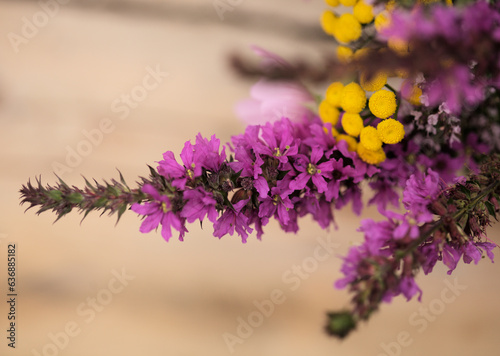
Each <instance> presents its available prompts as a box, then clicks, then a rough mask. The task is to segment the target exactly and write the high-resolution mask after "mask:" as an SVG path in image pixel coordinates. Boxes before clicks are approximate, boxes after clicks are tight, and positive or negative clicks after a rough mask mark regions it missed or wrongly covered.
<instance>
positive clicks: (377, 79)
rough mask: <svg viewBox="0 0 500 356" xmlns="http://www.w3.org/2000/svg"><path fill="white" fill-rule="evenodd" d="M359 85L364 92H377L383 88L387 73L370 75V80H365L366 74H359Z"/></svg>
mask: <svg viewBox="0 0 500 356" xmlns="http://www.w3.org/2000/svg"><path fill="white" fill-rule="evenodd" d="M359 84H361V87H362V88H363V89H364V90H366V91H377V90H380V89H382V88H383V87H384V85H386V84H387V73H384V72H377V73H376V74H374V75H372V77H371V78H370V80H367V75H366V73H361V75H360V78H359Z"/></svg>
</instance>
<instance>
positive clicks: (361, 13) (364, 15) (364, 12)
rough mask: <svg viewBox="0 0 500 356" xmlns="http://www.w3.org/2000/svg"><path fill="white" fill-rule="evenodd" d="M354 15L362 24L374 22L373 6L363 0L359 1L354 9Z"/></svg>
mask: <svg viewBox="0 0 500 356" xmlns="http://www.w3.org/2000/svg"><path fill="white" fill-rule="evenodd" d="M352 14H353V15H354V17H355V18H356V20H358V21H359V22H360V23H362V24H367V23H370V22H372V21H373V17H374V16H373V6H371V5H368V4H367V3H366V2H364V1H363V0H360V1H358V3H357V4H356V5H354V8H353V9H352Z"/></svg>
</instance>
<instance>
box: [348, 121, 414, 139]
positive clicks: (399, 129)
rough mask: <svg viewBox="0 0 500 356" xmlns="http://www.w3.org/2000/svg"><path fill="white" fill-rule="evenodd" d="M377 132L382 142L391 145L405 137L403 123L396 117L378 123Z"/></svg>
mask: <svg viewBox="0 0 500 356" xmlns="http://www.w3.org/2000/svg"><path fill="white" fill-rule="evenodd" d="M342 120H343V119H342ZM377 132H378V136H379V137H380V139H381V140H382V142H383V143H387V144H390V145H393V144H395V143H398V142H400V141H401V140H402V139H403V137H405V129H404V127H403V124H401V123H400V122H399V121H396V120H394V119H387V120H384V121H382V122H380V123H379V124H378V125H377Z"/></svg>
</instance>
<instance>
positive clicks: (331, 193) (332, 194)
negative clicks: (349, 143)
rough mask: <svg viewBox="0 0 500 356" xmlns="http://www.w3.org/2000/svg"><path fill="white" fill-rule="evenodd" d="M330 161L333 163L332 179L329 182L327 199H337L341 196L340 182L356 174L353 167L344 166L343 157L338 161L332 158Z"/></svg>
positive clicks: (326, 193)
mask: <svg viewBox="0 0 500 356" xmlns="http://www.w3.org/2000/svg"><path fill="white" fill-rule="evenodd" d="M330 162H331V164H332V173H331V176H332V179H331V180H330V181H329V182H328V187H327V190H326V192H325V198H326V200H327V201H332V200H333V199H337V198H338V197H339V190H340V183H341V182H342V181H345V180H346V179H349V178H351V177H353V176H354V175H355V172H354V168H353V167H351V166H346V167H344V160H343V159H342V158H340V159H339V160H338V161H337V160H335V159H333V158H332V159H331V160H330Z"/></svg>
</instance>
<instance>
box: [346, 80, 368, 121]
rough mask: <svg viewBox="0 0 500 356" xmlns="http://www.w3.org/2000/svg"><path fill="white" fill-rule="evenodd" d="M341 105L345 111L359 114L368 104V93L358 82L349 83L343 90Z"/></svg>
mask: <svg viewBox="0 0 500 356" xmlns="http://www.w3.org/2000/svg"><path fill="white" fill-rule="evenodd" d="M340 106H341V107H342V109H344V111H345V112H348V113H351V114H359V113H360V112H361V110H363V109H364V108H365V106H366V93H365V91H364V90H363V89H362V88H361V87H360V86H359V84H358V83H354V82H352V83H350V84H347V85H346V86H345V87H344V89H343V90H342V96H341V99H340Z"/></svg>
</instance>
